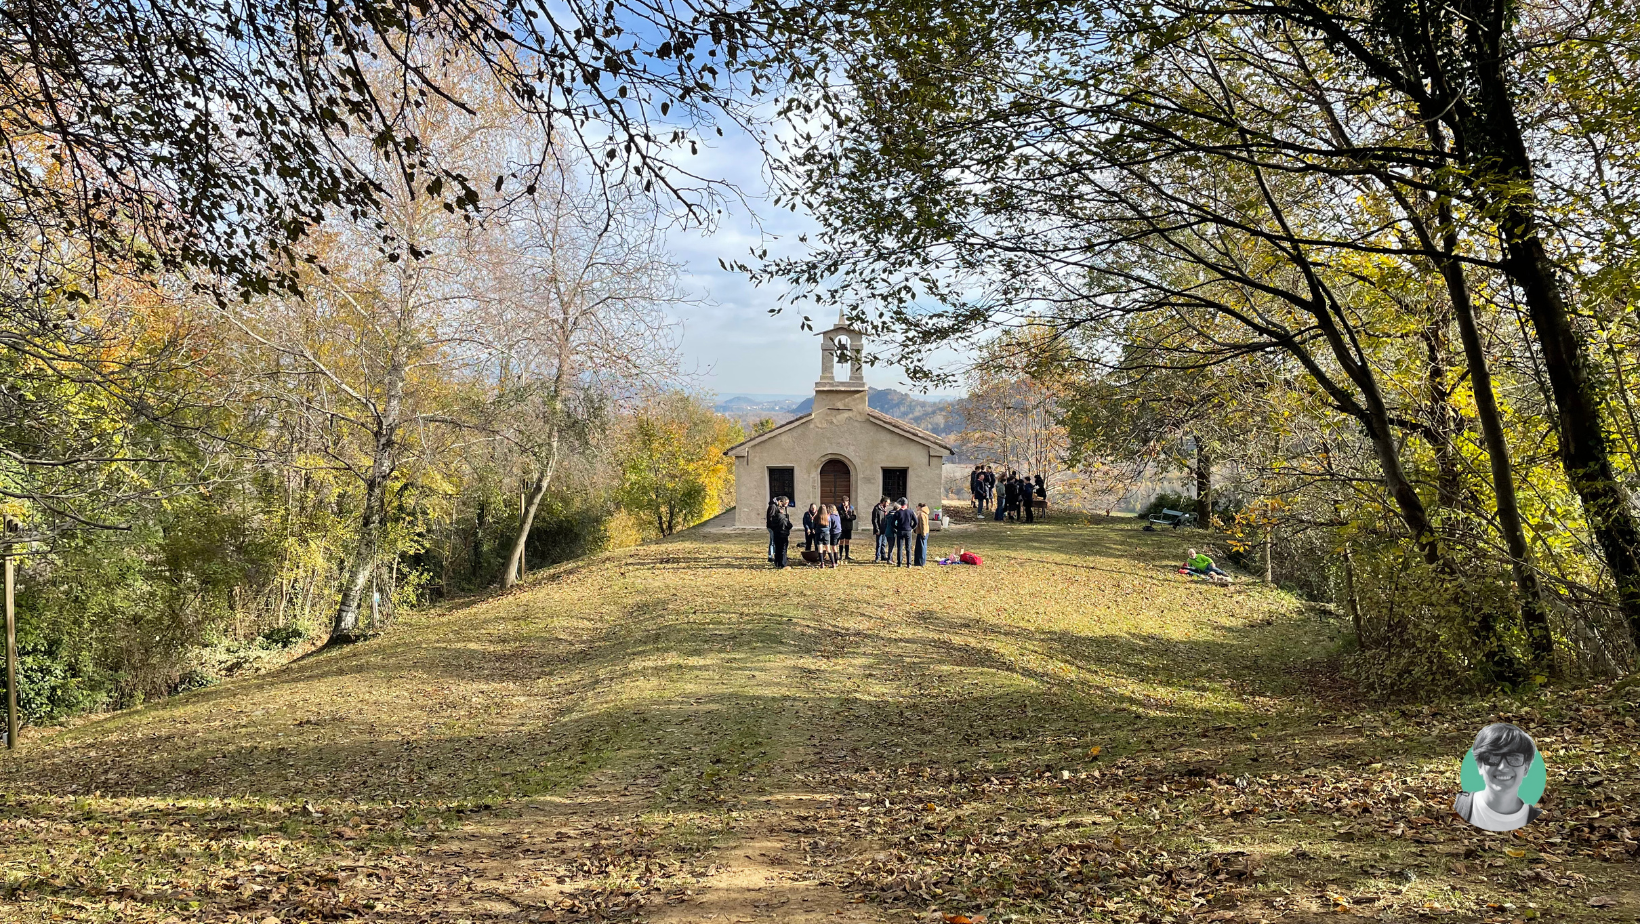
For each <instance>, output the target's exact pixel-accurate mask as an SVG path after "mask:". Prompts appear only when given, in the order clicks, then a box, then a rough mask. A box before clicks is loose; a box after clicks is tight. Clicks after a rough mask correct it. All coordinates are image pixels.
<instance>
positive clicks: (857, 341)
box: [814, 311, 866, 406]
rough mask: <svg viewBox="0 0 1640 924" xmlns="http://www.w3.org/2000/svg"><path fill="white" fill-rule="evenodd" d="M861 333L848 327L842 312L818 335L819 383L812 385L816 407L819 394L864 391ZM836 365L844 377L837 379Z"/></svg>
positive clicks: (863, 340) (862, 338) (863, 345)
mask: <svg viewBox="0 0 1640 924" xmlns="http://www.w3.org/2000/svg"><path fill="white" fill-rule="evenodd" d="M864 349H865V334H863V333H862V332H861V331H860V330H859V329H858V328H856V327H852V326H850V325H849V323H848V319H846V318H844V317H843V312H842V311H838V312H837V324H836V326H834V327H832V329H831V330H828V331H826V332H825V333H823V334H821V335H820V380H819V381H817V382H815V383H814V397H815V404H816V406H818V405H819V403H820V396H821V392H830V393H833V394H835V393H837V392H852V391H865V390H866V370H865V363H864V362H862V361H861V360H862V358H863V356H864V353H863V351H864ZM838 363H842V364H843V371H846V372H847V377H846V378H840V377H839V376H838V374H837V373H838V371H839V370H838V368H837V366H838Z"/></svg>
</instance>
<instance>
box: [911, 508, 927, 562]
mask: <svg viewBox="0 0 1640 924" xmlns="http://www.w3.org/2000/svg"><path fill="white" fill-rule="evenodd" d="M914 560H915V562H916V565H917V567H919V568H921V567H922V566H924V565H926V564H928V505H927V504H918V505H917V555H916V558H915V559H914Z"/></svg>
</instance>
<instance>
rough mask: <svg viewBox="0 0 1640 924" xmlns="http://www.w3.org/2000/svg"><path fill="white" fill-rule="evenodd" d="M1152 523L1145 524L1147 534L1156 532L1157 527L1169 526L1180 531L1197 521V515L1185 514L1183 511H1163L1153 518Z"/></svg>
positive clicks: (1151, 518)
mask: <svg viewBox="0 0 1640 924" xmlns="http://www.w3.org/2000/svg"><path fill="white" fill-rule="evenodd" d="M1149 520H1150V522H1148V523H1146V524H1145V532H1147V533H1148V532H1155V530H1156V527H1157V526H1169V527H1172V528H1173V529H1178V528H1179V527H1181V526H1185V525H1187V524H1189V523H1193V522H1195V520H1196V515H1195V514H1192V513H1185V512H1184V511H1183V510H1172V509H1163V510H1162V512H1161V513H1160V514H1158V515H1154V516H1151V517H1150V518H1149Z"/></svg>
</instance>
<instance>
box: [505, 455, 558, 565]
mask: <svg viewBox="0 0 1640 924" xmlns="http://www.w3.org/2000/svg"><path fill="white" fill-rule="evenodd" d="M551 479H552V469H551V467H549V468H548V469H547V470H546V471H543V472H542V473H541V474H539V475H537V476H535V484H533V485H531V486H530V493H529V498H528V500H526V501H525V504H524V513H523V515H522V516H520V517H519V518H518V535H517V536H515V537H513V547H512V552H511V553H509V554H508V555H507V567H506V568H505V569H503V570H502V572H501V586H502V587H503V588H507V587H511V586H513V585H514V584H516V583H518V580H519V579H520V578H521V577H523V576H524V575H523V572H524V552H525V547H526V544H527V543H528V542H529V538H530V527H532V526H534V525H535V511H536V510H538V509H540V507H541V498H543V497H546V496H547V483H548V482H549V481H550V480H551Z"/></svg>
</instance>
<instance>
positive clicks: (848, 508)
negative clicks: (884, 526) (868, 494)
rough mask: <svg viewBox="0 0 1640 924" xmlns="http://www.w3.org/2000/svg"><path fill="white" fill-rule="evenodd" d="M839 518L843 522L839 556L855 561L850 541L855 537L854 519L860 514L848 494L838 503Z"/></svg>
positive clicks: (838, 547)
mask: <svg viewBox="0 0 1640 924" xmlns="http://www.w3.org/2000/svg"><path fill="white" fill-rule="evenodd" d="M837 518H838V519H839V520H841V521H842V522H843V537H842V538H841V539H839V540H838V541H837V557H838V558H841V559H843V560H844V561H853V560H854V556H853V555H851V554H849V548H848V546H849V542H850V541H852V540H853V539H854V521H855V520H858V519H859V518H860V515H859V514H857V513H855V512H854V505H853V504H852V503H850V502H849V499H848V495H847V494H844V495H843V502H842V503H841V504H838V505H837Z"/></svg>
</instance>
